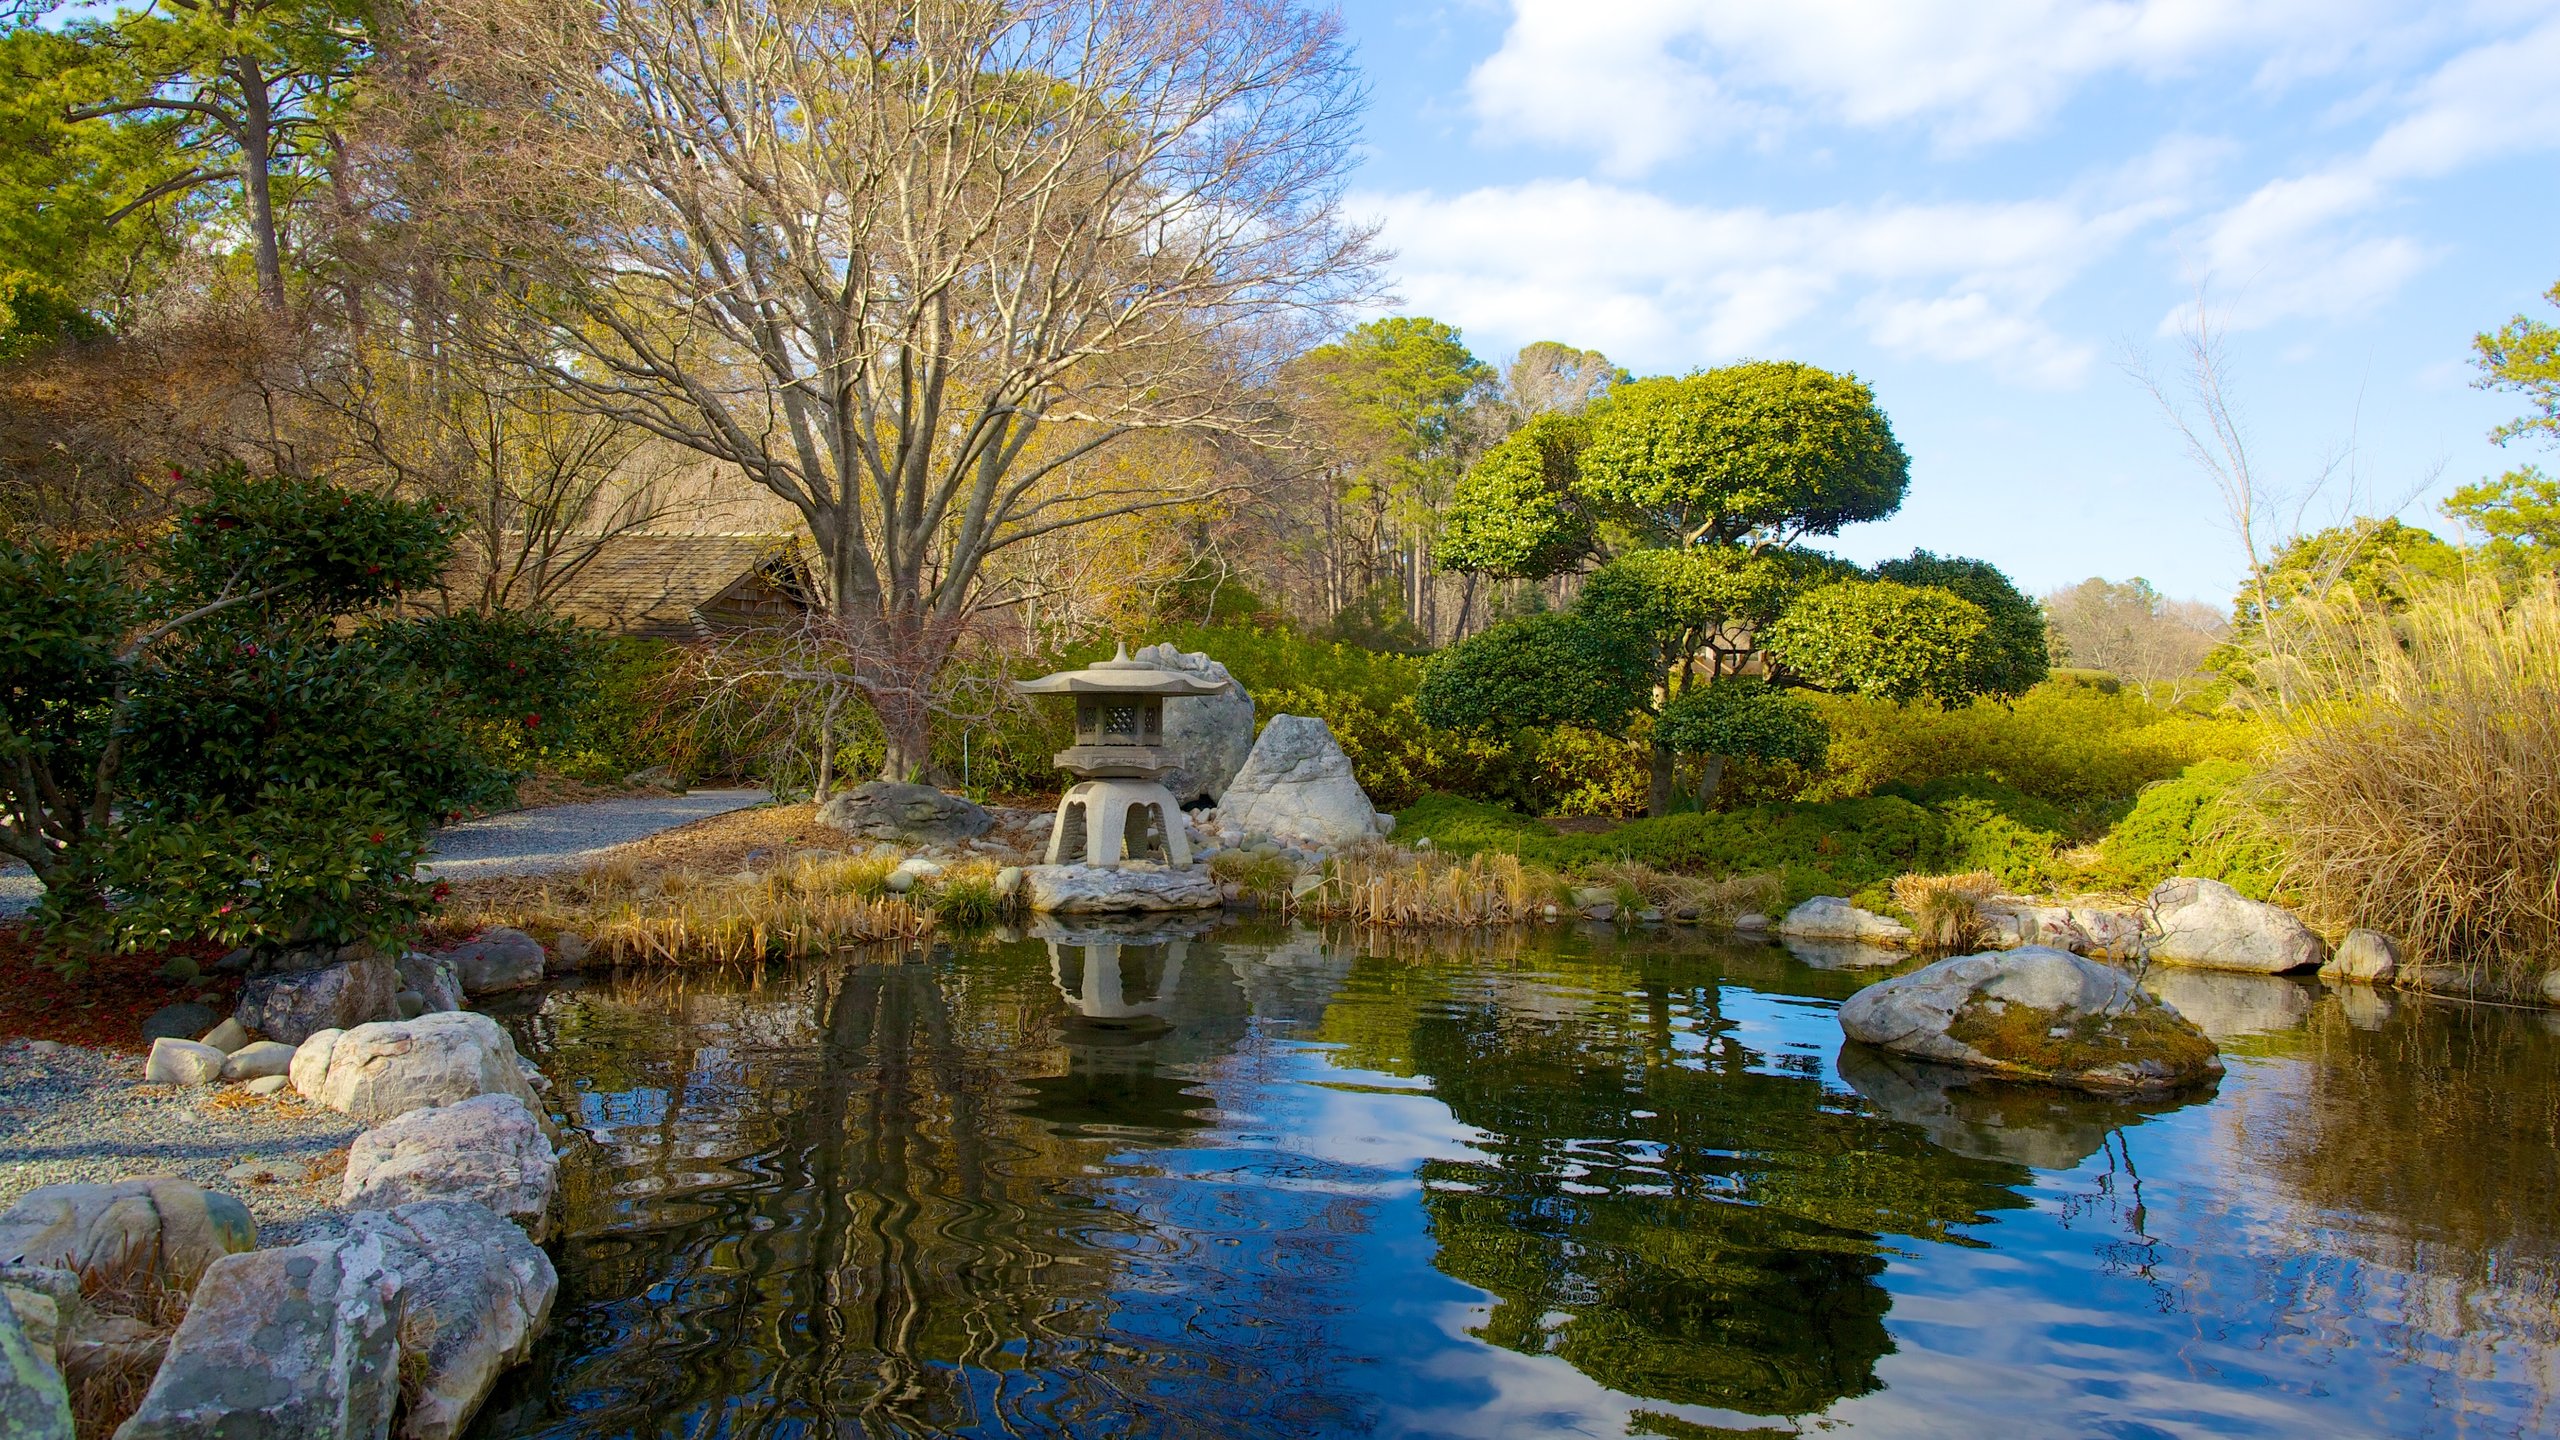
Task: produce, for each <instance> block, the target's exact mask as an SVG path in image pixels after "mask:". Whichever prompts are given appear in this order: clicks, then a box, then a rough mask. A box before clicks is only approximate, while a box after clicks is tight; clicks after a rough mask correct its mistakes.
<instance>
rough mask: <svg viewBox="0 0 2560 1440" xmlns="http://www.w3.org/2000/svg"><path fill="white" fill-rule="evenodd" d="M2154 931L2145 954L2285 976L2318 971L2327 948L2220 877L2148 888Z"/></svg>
mask: <svg viewBox="0 0 2560 1440" xmlns="http://www.w3.org/2000/svg"><path fill="white" fill-rule="evenodd" d="M2151 916H2152V924H2153V925H2154V926H2155V927H2156V929H2157V931H2158V933H2157V934H2155V935H2154V936H2153V937H2152V939H2151V944H2150V950H2149V954H2150V957H2151V958H2152V959H2154V960H2159V961H2165V962H2167V963H2169V964H2172V965H2197V966H2202V967H2204V968H2205V969H2208V970H2247V971H2252V972H2255V973H2257V974H2260V975H2290V974H2292V973H2294V972H2295V971H2297V970H2317V969H2319V968H2320V964H2321V962H2322V961H2324V960H2327V959H2328V958H2329V947H2328V945H2327V943H2326V942H2324V941H2323V940H2321V938H2320V937H2319V936H2317V935H2314V934H2313V933H2311V927H2309V926H2307V925H2305V924H2303V923H2302V922H2301V921H2300V920H2297V919H2295V918H2294V917H2293V913H2292V912H2291V911H2289V910H2286V909H2284V908H2282V907H2281V906H2276V905H2269V904H2267V903H2266V902H2264V901H2261V900H2252V899H2250V898H2249V897H2247V896H2245V895H2243V894H2241V893H2240V892H2239V891H2237V890H2234V889H2232V888H2231V887H2230V886H2228V885H2225V884H2223V883H2222V882H2221V881H2219V880H2198V879H2194V878H2191V877H2184V876H2182V877H2180V878H2178V879H2175V880H2163V881H2161V882H2160V884H2159V885H2158V886H2157V887H2156V888H2155V889H2153V890H2152V892H2151Z"/></svg>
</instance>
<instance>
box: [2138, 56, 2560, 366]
mask: <svg viewBox="0 0 2560 1440" xmlns="http://www.w3.org/2000/svg"><path fill="white" fill-rule="evenodd" d="M2555 74H2560V19H2550V20H2547V21H2546V22H2545V23H2544V24H2542V25H2541V26H2539V27H2538V28H2535V29H2533V30H2530V31H2527V32H2526V33H2524V34H2522V35H2520V36H2516V37H2513V38H2507V39H2500V40H2496V41H2491V42H2488V43H2485V44H2480V45H2475V46H2473V47H2471V48H2469V49H2466V50H2463V51H2461V52H2460V53H2458V54H2456V55H2455V56H2454V57H2453V58H2452V59H2450V60H2448V61H2446V62H2445V63H2444V64H2443V65H2441V66H2439V67H2438V68H2436V69H2435V70H2434V71H2433V72H2432V73H2430V74H2428V75H2427V76H2425V77H2424V78H2423V79H2421V80H2419V81H2418V82H2417V83H2415V84H2414V85H2411V86H2409V87H2407V92H2406V94H2405V96H2404V97H2402V98H2401V99H2400V100H2399V102H2398V103H2397V104H2395V105H2392V106H2390V107H2387V108H2388V110H2389V111H2396V112H2397V116H2398V118H2396V119H2393V120H2391V121H2390V122H2389V123H2388V124H2386V125H2385V126H2384V127H2383V129H2382V132H2381V133H2380V134H2379V135H2378V136H2376V137H2375V138H2374V140H2373V141H2372V142H2371V143H2370V144H2369V145H2367V146H2366V147H2365V148H2364V149H2363V150H2362V151H2360V152H2358V153H2356V154H2353V155H2350V156H2347V157H2345V158H2343V159H2340V160H2337V161H2335V162H2332V163H2330V164H2328V165H2325V166H2322V167H2319V168H2317V169H2314V170H2311V171H2309V172H2307V173H2303V174H2298V175H2289V176H2284V177H2282V178H2279V179H2275V180H2270V181H2267V182H2266V183H2264V184H2262V185H2260V186H2259V187H2258V188H2257V189H2256V190H2255V191H2253V192H2251V193H2250V194H2249V195H2248V196H2247V197H2246V198H2244V199H2242V200H2241V201H2239V202H2238V203H2237V204H2235V205H2232V206H2231V207H2229V208H2228V209H2226V210H2223V211H2221V212H2220V213H2219V214H2216V215H2213V216H2211V217H2209V218H2208V219H2206V220H2205V221H2204V222H2202V224H2201V225H2200V226H2199V227H2198V230H2197V233H2196V234H2195V235H2194V236H2193V237H2191V244H2192V249H2193V251H2194V261H2193V267H2192V268H2193V269H2194V270H2195V271H2196V272H2197V273H2196V274H2195V275H2194V276H2192V277H2191V278H2195V279H2198V280H2200V281H2201V280H2204V279H2207V278H2210V280H2211V281H2212V282H2213V283H2214V284H2215V285H2216V286H2217V287H2219V288H2221V289H2222V290H2223V292H2224V294H2225V296H2226V298H2227V300H2228V301H2229V307H2230V308H2229V313H2228V315H2227V316H2226V317H2225V323H2227V324H2230V325H2234V326H2243V327H2245V326H2255V325H2265V324H2268V323H2271V322H2273V321H2276V320H2279V319H2284V318H2289V317H2293V316H2334V315H2345V314H2354V313H2356V312H2358V311H2360V310H2363V309H2365V308H2367V307H2369V306H2371V305H2373V304H2374V303H2376V302H2378V301H2380V300H2382V299H2384V298H2387V297H2388V296H2389V295H2391V294H2392V293H2393V292H2394V291H2396V290H2398V289H2399V288H2400V286H2401V285H2402V284H2403V283H2405V282H2406V281H2407V280H2408V279H2409V277H2410V276H2411V275H2413V274H2415V273H2417V271H2418V270H2419V269H2420V268H2421V267H2423V266H2424V265H2426V264H2427V263H2428V262H2429V261H2430V260H2431V259H2433V258H2435V255H2436V253H2437V247H2434V246H2430V245H2428V244H2425V243H2422V242H2421V241H2419V240H2417V239H2415V238H2413V237H2410V236H2407V235H2395V234H2373V233H2366V232H2364V231H2361V230H2359V228H2358V226H2359V225H2360V224H2361V223H2362V222H2364V221H2366V220H2368V219H2369V218H2370V217H2374V216H2377V215H2379V214H2382V213H2385V212H2387V211H2389V210H2390V209H2392V208H2393V207H2394V206H2396V205H2398V204H2400V203H2401V202H2402V201H2403V200H2404V199H2405V198H2406V196H2407V194H2408V189H2409V187H2410V186H2411V185H2413V184H2419V183H2423V182H2425V181H2429V180H2435V179H2439V178H2441V177H2443V176H2446V175H2450V174H2453V173H2455V172H2457V171H2460V170H2463V169H2467V168H2469V167H2471V166H2475V165H2479V164H2482V163H2484V162H2488V161H2493V160H2497V159H2502V158H2505V157H2508V156H2512V155H2516V154H2521V153H2529V152H2534V151H2546V150H2550V149H2553V148H2560V88H2555V87H2554V86H2553V85H2552V83H2551V77H2552V76H2553V75H2555ZM2183 319H2184V315H2183V314H2182V313H2180V312H2173V313H2172V314H2171V315H2170V316H2169V317H2167V318H2164V319H2163V320H2162V322H2161V328H2162V329H2163V331H2164V332H2165V331H2167V330H2170V329H2173V328H2175V327H2176V325H2178V324H2179V323H2182V321H2183Z"/></svg>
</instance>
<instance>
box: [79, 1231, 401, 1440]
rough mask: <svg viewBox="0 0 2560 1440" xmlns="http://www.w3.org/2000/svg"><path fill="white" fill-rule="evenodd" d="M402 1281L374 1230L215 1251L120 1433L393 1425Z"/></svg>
mask: <svg viewBox="0 0 2560 1440" xmlns="http://www.w3.org/2000/svg"><path fill="white" fill-rule="evenodd" d="M399 1289H400V1281H399V1277H398V1276H397V1275H396V1274H395V1273H394V1272H393V1271H392V1269H391V1267H390V1264H389V1261H388V1257H387V1256H386V1255H385V1253H384V1248H383V1243H382V1241H381V1240H380V1239H379V1238H377V1237H375V1236H372V1235H365V1234H355V1235H350V1236H348V1237H347V1238H345V1239H343V1240H333V1241H325V1242H321V1243H317V1244H310V1245H294V1246H288V1247H285V1248H283V1249H277V1250H254V1251H251V1252H249V1253H247V1254H245V1255H229V1256H225V1257H224V1258H222V1259H220V1260H217V1261H215V1262H214V1263H213V1265H212V1267H211V1268H209V1269H207V1270H206V1271H205V1275H204V1283H203V1284H201V1285H199V1286H197V1287H196V1292H195V1298H194V1299H193V1300H192V1301H190V1302H189V1303H188V1305H187V1317H186V1319H185V1320H183V1321H181V1322H179V1325H178V1333H177V1334H176V1335H175V1336H173V1337H171V1339H170V1342H169V1358H168V1359H167V1360H166V1361H165V1362H163V1363H162V1365H161V1366H160V1370H159V1373H158V1374H157V1375H155V1376H154V1377H153V1378H152V1381H151V1390H150V1392H149V1393H148V1394H146V1395H144V1396H143V1397H142V1406H141V1408H140V1409H139V1410H137V1411H135V1412H134V1416H133V1418H132V1419H131V1420H129V1421H127V1422H126V1423H125V1425H124V1428H123V1429H120V1430H118V1431H117V1432H116V1436H117V1440H202V1437H212V1436H230V1435H240V1436H249V1435H259V1436H276V1437H279V1440H283V1437H291V1440H365V1437H373V1436H380V1435H386V1434H388V1433H389V1432H390V1429H391V1412H392V1407H393V1405H394V1404H395V1403H396V1402H397V1401H398V1399H399V1394H400V1341H399V1334H398V1322H397V1319H396V1317H395V1315H394V1314H393V1311H392V1302H393V1300H394V1299H395V1298H396V1297H397V1296H398V1294H399Z"/></svg>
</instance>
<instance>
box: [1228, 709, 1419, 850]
mask: <svg viewBox="0 0 2560 1440" xmlns="http://www.w3.org/2000/svg"><path fill="white" fill-rule="evenodd" d="M1218 813H1219V815H1220V817H1221V820H1222V823H1228V824H1234V825H1239V826H1242V827H1243V828H1244V829H1246V830H1248V831H1259V832H1262V833H1265V834H1268V835H1271V836H1274V837H1276V838H1278V839H1280V840H1284V841H1290V842H1294V843H1297V844H1300V845H1304V846H1307V847H1309V848H1312V849H1315V850H1320V851H1329V850H1338V849H1341V848H1342V847H1344V846H1346V845H1355V844H1358V843H1359V842H1360V841H1363V840H1374V839H1376V838H1378V837H1379V836H1381V835H1384V834H1386V833H1387V829H1388V826H1387V823H1386V822H1385V821H1383V820H1382V819H1380V817H1379V815H1378V811H1377V807H1375V806H1373V805H1371V804H1370V803H1369V796H1368V792H1366V791H1364V790H1362V789H1361V788H1360V782H1359V780H1358V779H1356V778H1355V777H1354V776H1353V775H1352V772H1351V759H1350V757H1349V756H1347V755H1344V754H1343V753H1342V746H1341V745H1340V744H1338V743H1336V741H1335V740H1334V738H1333V731H1332V730H1331V729H1329V728H1327V727H1326V725H1325V723H1324V722H1323V721H1322V720H1318V719H1313V718H1311V717H1309V716H1305V715H1275V716H1273V717H1271V723H1270V724H1268V725H1266V726H1264V727H1263V728H1262V738H1261V739H1259V740H1256V741H1254V742H1253V753H1252V754H1250V755H1248V756H1246V757H1245V762H1244V768H1243V769H1241V770H1239V771H1238V772H1237V773H1236V778H1235V780H1234V781H1233V782H1232V783H1231V784H1229V785H1228V786H1227V791H1226V794H1225V795H1224V796H1223V797H1221V799H1220V800H1219V802H1218Z"/></svg>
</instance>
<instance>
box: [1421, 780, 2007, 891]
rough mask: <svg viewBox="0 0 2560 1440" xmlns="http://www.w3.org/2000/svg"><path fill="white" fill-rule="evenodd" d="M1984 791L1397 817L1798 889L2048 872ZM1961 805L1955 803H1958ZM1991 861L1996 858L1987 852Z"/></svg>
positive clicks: (1525, 848) (1475, 846)
mask: <svg viewBox="0 0 2560 1440" xmlns="http://www.w3.org/2000/svg"><path fill="white" fill-rule="evenodd" d="M1978 806H1979V802H1974V801H1957V802H1953V805H1952V807H1945V808H1941V809H1930V808H1926V807H1923V806H1920V805H1915V804H1913V803H1912V802H1910V801H1908V800H1903V799H1899V798H1896V797H1892V796H1872V797H1868V798H1864V799H1858V800H1835V801H1829V802H1824V803H1817V804H1794V805H1759V806H1752V807H1749V808H1745V809H1737V810H1725V811H1716V812H1712V813H1707V814H1690V815H1667V816H1660V817H1656V818H1653V819H1648V820H1634V821H1629V822H1628V823H1627V824H1624V825H1621V826H1619V827H1617V828H1616V829H1614V830H1610V831H1608V832H1607V833H1605V834H1600V835H1558V834H1555V833H1553V832H1551V831H1549V830H1548V829H1547V827H1546V826H1544V825H1542V824H1540V823H1539V822H1538V821H1536V820H1534V819H1531V818H1530V817H1528V816H1526V815H1521V814H1518V813H1517V812H1514V811H1509V810H1505V809H1503V808H1502V807H1500V806H1496V805H1487V804H1484V803H1483V802H1481V801H1474V800H1468V799H1464V798H1462V797H1459V796H1455V795H1427V796H1425V797H1423V798H1422V799H1421V800H1419V801H1417V802H1415V803H1414V804H1413V805H1411V806H1409V807H1407V808H1406V809H1405V810H1404V811H1402V812H1400V813H1399V814H1398V815H1397V817H1396V838H1397V839H1398V840H1399V841H1403V842H1406V843H1410V842H1411V841H1413V840H1417V839H1422V838H1425V837H1428V838H1429V839H1430V840H1431V842H1432V843H1433V844H1434V845H1435V846H1437V847H1439V848H1440V849H1442V850H1444V851H1447V852H1449V853H1451V854H1456V855H1470V854H1477V853H1481V852H1486V851H1499V852H1504V853H1508V854H1514V855H1518V856H1520V857H1521V858H1522V859H1524V860H1535V861H1538V862H1541V863H1543V864H1548V865H1553V866H1556V867H1558V868H1571V867H1589V866H1592V865H1599V864H1605V863H1607V862H1610V861H1616V860H1626V861H1634V862H1637V863H1640V864H1645V865H1650V866H1653V867H1654V868H1656V869H1659V870H1671V871H1678V872H1681V873H1685V874H1695V875H1716V876H1729V875H1751V874H1759V873H1763V872H1766V873H1774V874H1777V875H1781V876H1783V877H1784V879H1785V882H1786V888H1787V895H1788V898H1789V899H1790V900H1801V899H1804V898H1805V897H1807V896H1811V895H1846V894H1850V893H1853V892H1855V891H1857V890H1859V889H1861V888H1863V887H1866V886H1871V885H1879V884H1882V883H1884V882H1886V881H1889V880H1891V879H1892V878H1893V877H1894V876H1897V875H1903V874H1908V873H1911V872H1913V871H1938V870H1946V869H1953V868H1981V869H1999V868H2001V867H2002V866H2004V865H2005V866H2007V867H2008V868H2011V869H2014V870H2016V871H2018V872H2020V873H2022V874H2026V873H2038V871H2037V867H2040V866H2042V865H2044V864H2046V863H2047V862H2049V860H2050V857H2051V853H2052V837H2050V836H2046V837H2043V840H2042V849H2041V851H2039V850H2038V848H2037V847H2038V843H2039V842H2038V839H2037V837H2036V836H2034V835H2033V834H2031V833H2022V832H2024V831H2025V827H2022V826H2017V825H2016V824H2015V823H2014V822H2010V821H2006V820H2005V819H2004V818H2003V817H1999V816H1997V815H1996V814H1995V813H1992V812H1990V811H1989V808H1988V807H1987V806H1980V807H1979V808H1978V809H1977V808H1976V807H1978ZM1950 809H1952V813H1949V810H1950ZM1981 860H1988V861H1993V862H1996V863H1988V864H1985V863H1977V862H1978V861H1981Z"/></svg>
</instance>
